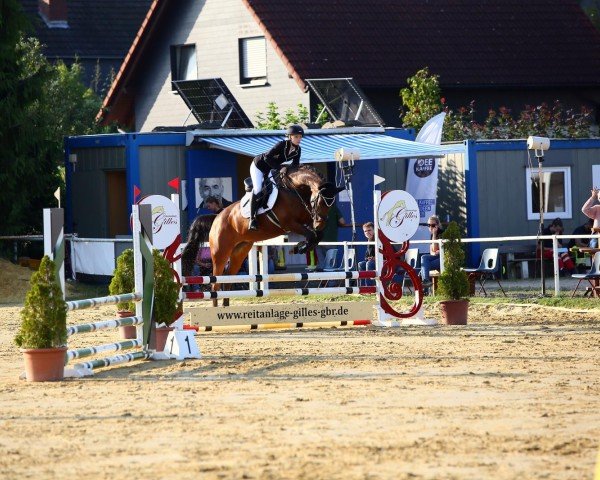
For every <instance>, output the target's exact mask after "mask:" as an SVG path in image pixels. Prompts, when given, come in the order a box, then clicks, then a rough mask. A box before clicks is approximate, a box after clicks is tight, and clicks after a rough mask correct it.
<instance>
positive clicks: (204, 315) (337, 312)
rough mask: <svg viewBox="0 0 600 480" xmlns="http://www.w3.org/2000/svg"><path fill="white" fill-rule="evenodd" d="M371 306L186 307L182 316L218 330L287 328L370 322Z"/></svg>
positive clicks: (350, 304) (359, 304) (370, 304)
mask: <svg viewBox="0 0 600 480" xmlns="http://www.w3.org/2000/svg"><path fill="white" fill-rule="evenodd" d="M373 307H374V303H371V302H331V303H329V302H327V303H322V304H309V303H307V304H302V303H281V304H270V305H265V304H257V305H244V306H239V307H226V308H214V307H212V306H208V305H207V306H206V307H188V308H185V310H184V313H185V314H186V317H187V318H188V320H189V324H190V325H194V326H198V327H219V326H237V325H259V324H282V326H283V324H290V323H294V324H296V323H313V322H343V321H347V322H348V323H351V322H352V321H354V320H373V314H374V311H375V310H374V308H373Z"/></svg>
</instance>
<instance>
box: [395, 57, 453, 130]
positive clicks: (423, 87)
mask: <svg viewBox="0 0 600 480" xmlns="http://www.w3.org/2000/svg"><path fill="white" fill-rule="evenodd" d="M438 79H439V76H438V75H431V74H430V73H429V69H428V68H427V67H425V68H423V69H421V70H419V71H418V72H417V73H416V74H415V75H414V77H410V78H408V79H407V80H406V83H407V84H408V87H406V88H403V89H402V90H400V97H401V98H402V103H403V104H404V106H405V107H406V109H405V113H404V118H403V125H404V126H405V127H413V128H414V129H415V130H417V131H418V130H420V129H421V127H422V126H423V125H425V122H427V120H429V119H430V118H431V117H433V116H434V115H437V114H438V113H440V112H441V111H442V107H443V105H442V100H441V97H442V95H441V90H440V85H439V80H438Z"/></svg>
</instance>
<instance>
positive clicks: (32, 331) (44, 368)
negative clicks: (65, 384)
mask: <svg viewBox="0 0 600 480" xmlns="http://www.w3.org/2000/svg"><path fill="white" fill-rule="evenodd" d="M15 343H16V344H17V345H18V346H19V347H21V352H23V358H24V360H25V376H26V378H27V381H30V382H45V381H54V380H62V379H63V377H64V367H65V352H66V350H67V346H66V344H67V305H66V303H65V301H64V299H63V292H62V290H61V288H60V284H59V283H58V279H57V278H56V271H55V264H54V262H53V261H52V260H50V258H49V257H48V256H44V258H43V259H42V261H41V263H40V266H39V269H38V271H37V272H36V273H34V274H33V275H32V276H31V280H30V289H29V291H28V292H27V295H26V296H25V305H24V306H23V309H22V310H21V327H20V328H19V332H18V333H17V335H16V337H15Z"/></svg>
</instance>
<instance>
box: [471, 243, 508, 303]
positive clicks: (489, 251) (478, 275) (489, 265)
mask: <svg viewBox="0 0 600 480" xmlns="http://www.w3.org/2000/svg"><path fill="white" fill-rule="evenodd" d="M499 267H500V264H499V262H498V249H497V248H486V249H485V250H484V251H483V254H482V255H481V262H480V263H479V266H478V267H477V268H465V269H463V270H464V271H465V272H467V274H468V275H469V281H475V280H477V281H478V282H479V285H480V288H479V291H478V292H477V293H481V292H483V294H484V295H485V296H486V297H487V292H486V290H485V282H486V280H487V279H488V278H493V279H494V280H496V282H497V283H498V286H499V287H500V290H502V293H503V294H504V296H505V297H506V292H505V291H504V289H503V288H502V285H501V284H500V280H499V279H498V270H499Z"/></svg>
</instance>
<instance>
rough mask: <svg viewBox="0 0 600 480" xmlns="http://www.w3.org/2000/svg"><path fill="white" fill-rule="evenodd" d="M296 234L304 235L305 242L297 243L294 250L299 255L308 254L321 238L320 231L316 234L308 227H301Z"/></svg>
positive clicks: (321, 233)
mask: <svg viewBox="0 0 600 480" xmlns="http://www.w3.org/2000/svg"><path fill="white" fill-rule="evenodd" d="M298 233H300V234H301V235H304V237H305V238H306V240H305V241H303V242H299V243H298V245H296V250H297V252H298V253H300V254H302V253H306V252H309V251H310V250H312V249H313V248H315V247H316V246H317V245H318V244H319V242H320V241H321V238H323V232H322V231H319V232H317V231H316V230H315V229H314V228H312V227H309V226H308V225H301V226H300V228H299V232H298Z"/></svg>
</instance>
